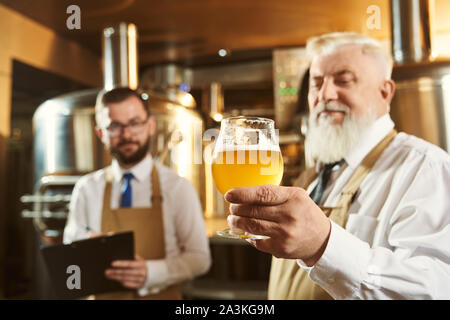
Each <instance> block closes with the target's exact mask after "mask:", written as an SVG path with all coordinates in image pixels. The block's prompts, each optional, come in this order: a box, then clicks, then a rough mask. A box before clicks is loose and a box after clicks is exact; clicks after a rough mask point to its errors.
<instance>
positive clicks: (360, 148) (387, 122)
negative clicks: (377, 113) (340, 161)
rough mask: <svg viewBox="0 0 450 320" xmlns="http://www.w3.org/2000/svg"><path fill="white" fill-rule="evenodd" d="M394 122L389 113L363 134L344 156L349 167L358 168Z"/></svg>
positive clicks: (391, 127) (392, 126)
mask: <svg viewBox="0 0 450 320" xmlns="http://www.w3.org/2000/svg"><path fill="white" fill-rule="evenodd" d="M393 128H394V122H393V121H392V119H391V117H390V116H389V114H388V113H387V114H385V115H384V116H381V117H380V118H378V119H377V120H375V122H374V123H373V124H372V125H370V126H369V128H368V129H367V130H366V131H365V132H364V133H363V134H362V136H361V139H360V140H359V143H358V144H357V145H356V147H354V148H353V149H352V150H350V152H349V153H348V154H347V156H345V157H344V159H345V162H346V163H347V164H348V166H349V167H351V168H353V169H356V168H357V167H358V166H359V164H360V163H361V162H362V161H363V160H364V158H365V157H366V155H367V154H368V153H369V152H370V150H372V149H373V148H374V147H375V146H376V145H377V144H378V143H379V142H380V141H381V140H382V139H383V138H384V137H385V136H386V135H387V134H388V133H389V132H390V131H391V130H392V129H393Z"/></svg>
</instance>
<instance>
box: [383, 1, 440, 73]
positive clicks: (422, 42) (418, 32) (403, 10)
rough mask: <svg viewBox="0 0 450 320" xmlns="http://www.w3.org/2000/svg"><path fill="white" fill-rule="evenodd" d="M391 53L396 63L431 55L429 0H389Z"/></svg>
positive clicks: (422, 58) (417, 59) (417, 60)
mask: <svg viewBox="0 0 450 320" xmlns="http://www.w3.org/2000/svg"><path fill="white" fill-rule="evenodd" d="M390 5H391V30H392V32H391V40H392V55H393V58H394V61H395V62H396V63H397V64H404V63H411V62H421V61H427V60H429V59H430V58H431V56H432V50H431V32H430V3H429V0H391V2H390Z"/></svg>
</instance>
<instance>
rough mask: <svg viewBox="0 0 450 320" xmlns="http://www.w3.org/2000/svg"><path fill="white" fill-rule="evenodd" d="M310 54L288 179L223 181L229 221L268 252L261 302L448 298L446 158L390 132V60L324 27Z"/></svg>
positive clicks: (366, 43) (449, 176)
mask: <svg viewBox="0 0 450 320" xmlns="http://www.w3.org/2000/svg"><path fill="white" fill-rule="evenodd" d="M307 52H308V53H309V54H310V55H311V58H312V60H311V67H310V78H309V84H310V89H309V93H308V104H309V109H310V118H309V131H308V135H307V139H306V146H305V147H306V156H307V161H309V162H313V163H314V165H313V166H312V168H310V169H308V170H306V171H305V172H304V173H303V174H302V176H301V177H300V178H299V180H298V183H297V184H296V185H297V186H298V187H278V186H258V187H249V188H237V189H234V190H230V191H229V192H228V193H227V194H226V195H225V199H226V200H227V201H229V202H230V203H231V207H230V212H231V215H230V216H229V218H228V222H229V224H230V226H232V227H237V228H241V229H243V230H245V231H248V232H251V233H254V234H262V235H267V236H269V237H270V238H269V239H265V240H248V241H249V242H250V243H251V244H252V245H253V246H255V247H256V248H257V249H259V250H261V251H264V252H268V253H271V254H272V255H273V256H275V257H274V258H273V260H272V268H271V274H270V282H269V299H329V298H333V299H449V298H450V264H449V263H450V246H449V243H450V225H449V222H450V157H449V155H448V154H447V153H445V152H444V151H443V150H442V149H440V148H438V147H436V146H434V145H432V144H430V143H427V142H425V141H424V140H421V139H419V138H417V137H414V136H411V135H407V134H405V133H397V132H396V131H395V130H394V123H393V122H392V120H391V118H390V117H389V108H390V102H391V99H392V97H393V95H394V91H395V90H394V89H395V84H394V82H393V81H392V80H391V71H392V60H391V58H390V57H389V56H388V55H387V54H386V53H385V51H384V50H383V49H382V47H381V45H380V44H379V43H378V41H376V40H374V39H372V38H369V37H366V36H362V35H359V34H355V33H332V34H326V35H322V36H320V37H316V38H313V39H311V40H310V41H309V42H308V43H307Z"/></svg>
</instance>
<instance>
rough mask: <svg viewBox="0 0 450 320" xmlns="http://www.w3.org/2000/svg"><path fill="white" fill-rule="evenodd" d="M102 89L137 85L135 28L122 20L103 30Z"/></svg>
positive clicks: (135, 86) (133, 87)
mask: <svg viewBox="0 0 450 320" xmlns="http://www.w3.org/2000/svg"><path fill="white" fill-rule="evenodd" d="M103 66H104V79H103V83H104V89H105V90H111V89H114V88H117V87H129V88H131V89H137V87H138V66H137V29H136V26H135V25H134V24H127V23H124V22H121V23H119V24H118V25H115V26H110V27H107V28H105V29H104V30H103Z"/></svg>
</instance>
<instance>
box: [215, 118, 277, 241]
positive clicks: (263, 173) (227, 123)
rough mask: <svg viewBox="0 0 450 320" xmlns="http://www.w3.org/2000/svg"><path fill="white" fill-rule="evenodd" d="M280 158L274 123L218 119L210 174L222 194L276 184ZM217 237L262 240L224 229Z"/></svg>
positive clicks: (257, 236)
mask: <svg viewBox="0 0 450 320" xmlns="http://www.w3.org/2000/svg"><path fill="white" fill-rule="evenodd" d="M283 170H284V167H283V158H282V156H281V152H280V146H279V144H278V136H277V135H276V131H275V125H274V121H273V120H270V119H265V118H257V117H232V118H226V119H224V120H222V122H221V126H220V132H219V137H218V138H217V140H216V142H215V147H214V154H213V162H212V174H213V177H214V182H215V184H216V186H217V188H218V189H219V191H220V192H221V193H222V194H225V193H226V192H227V191H228V190H231V189H234V188H237V187H250V186H258V185H264V184H272V185H279V184H280V182H281V179H282V177H283ZM217 234H218V235H220V236H222V237H226V238H233V239H266V238H268V237H267V236H264V235H254V234H250V233H247V232H244V231H242V230H239V229H226V230H223V231H219V232H217Z"/></svg>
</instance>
